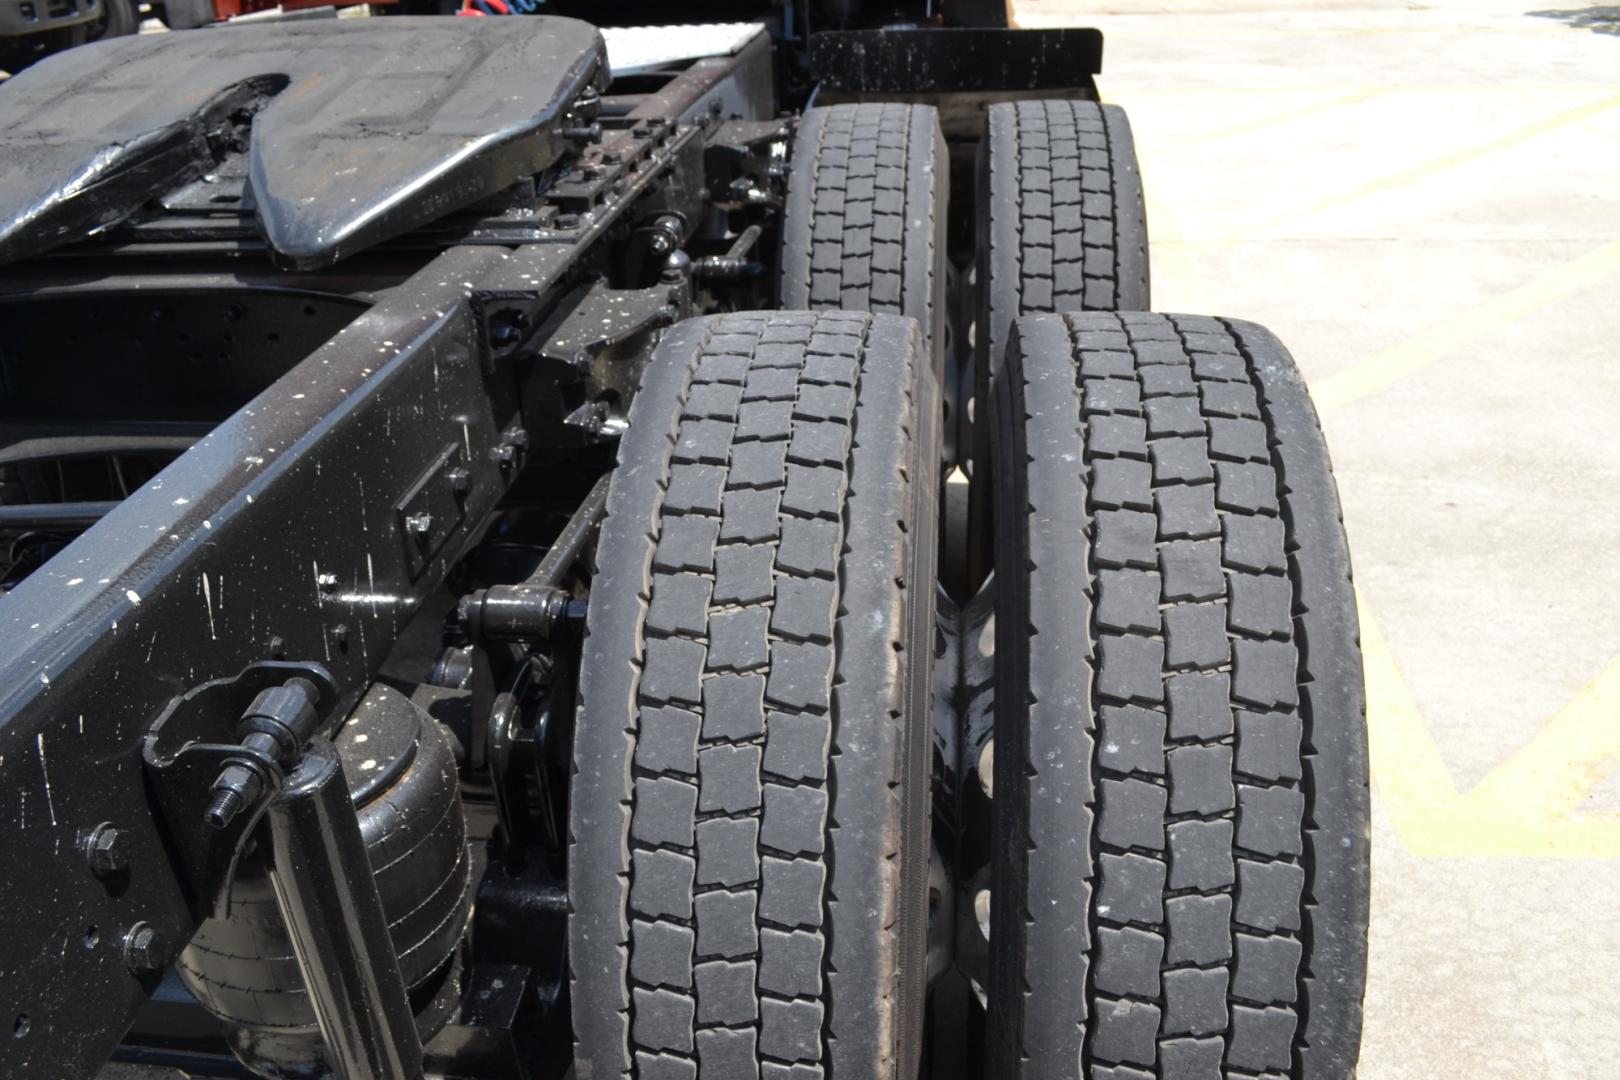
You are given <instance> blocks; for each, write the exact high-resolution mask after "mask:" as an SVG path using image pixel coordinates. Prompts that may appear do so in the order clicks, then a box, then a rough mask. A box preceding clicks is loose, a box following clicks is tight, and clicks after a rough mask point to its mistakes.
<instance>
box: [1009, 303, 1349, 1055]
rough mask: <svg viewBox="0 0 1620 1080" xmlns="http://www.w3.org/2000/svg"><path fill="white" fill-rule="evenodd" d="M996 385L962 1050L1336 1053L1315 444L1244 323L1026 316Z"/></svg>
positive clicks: (1332, 501) (1322, 531)
mask: <svg viewBox="0 0 1620 1080" xmlns="http://www.w3.org/2000/svg"><path fill="white" fill-rule="evenodd" d="M1009 338H1010V341H1009V347H1008V351H1007V355H1006V358H1005V362H1004V366H1003V368H1002V370H1001V371H1000V372H999V373H998V377H997V382H996V396H995V399H994V403H993V406H992V412H993V414H994V415H993V418H992V422H993V430H994V444H993V472H992V477H993V479H994V485H993V486H994V489H995V494H994V498H995V501H996V515H995V517H996V549H995V555H996V576H995V586H994V587H995V589H996V597H997V601H996V603H997V613H996V721H995V733H996V734H995V740H996V747H995V797H994V801H993V814H994V833H995V836H996V838H997V843H996V858H995V862H994V886H993V899H992V903H991V942H990V947H991V968H990V985H989V998H990V1001H989V1009H990V1020H989V1027H990V1041H991V1057H990V1075H993V1076H997V1077H1006V1078H1020V1077H1023V1078H1040V1080H1050V1078H1074V1077H1081V1076H1086V1077H1108V1078H1111V1080H1125V1078H1131V1080H1147V1078H1149V1077H1173V1078H1182V1077H1186V1078H1191V1077H1218V1076H1222V1075H1232V1074H1233V1073H1236V1074H1240V1075H1245V1076H1247V1075H1266V1076H1283V1075H1286V1076H1291V1077H1346V1076H1349V1075H1351V1073H1352V1071H1353V1068H1354V1065H1355V1060H1356V1054H1357V1048H1358V1044H1359V1037H1360V1027H1361V995H1362V987H1363V981H1364V975H1365V968H1366V931H1367V912H1368V828H1369V823H1368V795H1367V750H1366V728H1365V720H1364V715H1363V711H1364V710H1363V697H1362V685H1361V657H1360V650H1359V645H1358V633H1357V628H1356V613H1355V604H1354V598H1353V595H1352V590H1351V583H1350V563H1349V556H1348V551H1347V548H1346V545H1345V538H1344V530H1343V526H1342V524H1341V521H1340V515H1339V504H1338V498H1337V494H1336V492H1335V488H1334V483H1333V477H1332V472H1331V470H1330V467H1329V463H1328V457H1327V451H1326V447H1325V445H1324V443H1323V440H1322V435H1321V432H1320V430H1319V428H1318V425H1317V420H1316V414H1315V412H1314V410H1313V408H1312V406H1311V402H1310V399H1309V396H1308V395H1307V393H1306V390H1305V386H1304V383H1303V381H1302V380H1301V379H1300V377H1299V374H1298V372H1297V371H1296V369H1295V367H1294V364H1293V361H1292V359H1291V358H1290V357H1289V355H1288V353H1287V351H1286V350H1285V349H1284V348H1283V347H1282V345H1280V344H1279V343H1278V342H1277V339H1276V338H1274V337H1273V336H1272V335H1271V334H1270V333H1269V332H1268V331H1266V330H1264V329H1262V328H1260V327H1258V326H1254V325H1252V324H1249V323H1241V322H1230V321H1225V320H1219V319H1212V318H1204V317H1193V316H1181V315H1176V316H1168V315H1150V314H1131V313H1120V314H1082V315H1045V316H1030V317H1026V318H1023V319H1020V320H1018V321H1017V322H1016V323H1015V324H1014V325H1013V327H1012V329H1011V331H1010V333H1009Z"/></svg>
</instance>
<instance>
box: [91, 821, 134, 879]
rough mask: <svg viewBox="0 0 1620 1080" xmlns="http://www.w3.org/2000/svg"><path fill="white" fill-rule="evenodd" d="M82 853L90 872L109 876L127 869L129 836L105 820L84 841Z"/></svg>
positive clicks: (97, 875) (102, 876) (105, 876)
mask: <svg viewBox="0 0 1620 1080" xmlns="http://www.w3.org/2000/svg"><path fill="white" fill-rule="evenodd" d="M84 855H85V858H86V859H87V860H88V861H89V863H90V872H91V873H93V874H95V875H96V877H98V878H103V879H105V878H110V877H112V876H113V875H115V874H121V873H123V872H124V871H126V870H128V869H129V837H128V836H127V835H126V834H125V832H124V831H123V830H122V829H117V828H114V827H113V826H112V825H111V824H109V823H107V822H102V823H101V824H100V825H97V826H96V827H95V828H94V829H93V830H91V833H90V835H89V837H87V838H86V839H85V842H84Z"/></svg>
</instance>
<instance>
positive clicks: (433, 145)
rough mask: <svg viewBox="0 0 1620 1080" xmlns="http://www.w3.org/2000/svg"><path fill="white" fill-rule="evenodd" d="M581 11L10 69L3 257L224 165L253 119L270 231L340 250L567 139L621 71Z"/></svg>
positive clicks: (296, 30)
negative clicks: (583, 101) (579, 102)
mask: <svg viewBox="0 0 1620 1080" xmlns="http://www.w3.org/2000/svg"><path fill="white" fill-rule="evenodd" d="M605 75H606V72H605V67H604V55H603V46H602V39H601V35H600V34H598V33H597V32H596V30H595V28H594V27H591V26H589V25H587V24H585V23H582V22H577V21H575V20H572V19H562V18H545V17H537V18H529V19H514V20H510V21H503V20H493V19H491V20H482V19H434V18H394V19H388V20H384V21H382V22H380V23H378V24H369V23H365V22H360V21H352V22H351V21H339V22H335V23H334V22H302V23H299V22H295V23H286V24H278V25H266V26H255V27H233V28H231V29H230V31H229V32H228V33H223V34H222V33H218V32H209V33H206V34H170V35H163V36H162V37H161V38H159V39H156V40H154V39H153V38H151V37H150V36H147V37H141V36H136V37H127V38H118V39H114V40H109V41H102V42H97V43H94V44H92V45H89V46H85V47H83V48H80V49H74V50H71V51H69V52H66V53H63V54H61V55H59V56H55V57H51V58H50V59H48V60H46V61H44V62H42V63H40V64H38V65H36V66H35V67H33V68H31V69H30V70H28V71H25V72H23V73H22V74H21V75H18V76H16V77H15V78H12V79H10V80H7V82H6V83H5V84H4V85H3V86H0V263H3V262H10V261H14V260H16V259H20V258H23V257H25V256H28V255H31V254H37V253H39V252H41V251H46V250H50V249H51V248H54V247H57V246H59V245H61V244H65V243H71V242H73V241H75V240H81V239H83V238H85V237H86V236H88V235H91V234H92V233H94V232H96V231H98V230H101V229H105V228H107V227H108V226H110V225H113V224H115V223H117V222H119V221H122V220H123V219H124V218H126V217H128V216H129V215H130V214H131V213H133V212H134V211H135V210H136V209H137V208H139V207H140V206H141V205H142V204H143V203H145V202H147V201H148V200H149V199H153V198H155V197H157V196H159V195H162V194H164V193H165V192H168V191H170V190H172V189H174V188H176V187H178V186H180V185H181V184H182V183H184V182H186V181H189V180H193V179H196V178H197V177H200V176H202V175H203V174H204V173H206V172H208V171H209V170H210V169H211V168H212V167H213V166H214V165H215V164H216V163H217V162H218V161H220V160H222V158H223V157H224V156H225V155H226V154H227V153H228V152H230V150H231V149H232V148H233V147H236V146H239V145H240V143H241V142H243V141H245V139H246V137H247V129H248V128H249V127H251V131H252V139H251V144H250V145H249V147H248V158H249V160H248V170H249V185H250V187H251V189H252V196H253V205H254V206H255V208H256V211H257V215H258V221H259V225H260V228H261V229H262V231H263V233H264V235H265V237H266V239H267V240H268V242H269V244H270V247H271V248H272V249H273V251H274V252H275V253H276V255H277V256H278V257H279V259H280V260H281V261H282V262H284V263H286V264H287V265H291V266H294V267H299V268H311V267H318V266H325V265H328V264H330V263H333V262H336V261H337V260H338V259H341V258H343V257H345V256H347V255H350V254H352V253H354V252H355V251H359V250H361V249H363V248H365V247H368V246H370V245H372V244H375V243H376V242H378V241H379V240H383V239H386V238H388V237H392V236H397V235H398V234H400V233H402V232H405V231H407V230H409V229H411V228H414V227H416V226H419V225H422V224H424V223H426V222H429V221H432V220H434V219H436V218H439V217H442V216H443V215H444V214H446V213H447V212H449V211H452V210H456V209H459V208H461V207H464V206H468V205H470V204H472V203H474V202H477V201H478V200H480V199H483V198H486V197H488V196H491V195H494V194H495V193H497V192H499V191H500V190H502V189H503V188H505V187H507V186H508V185H509V184H511V183H512V182H513V181H515V180H517V179H518V178H519V177H521V176H525V175H531V174H533V173H536V172H539V171H540V170H541V169H544V168H545V167H546V166H548V165H550V164H551V163H552V162H554V161H555V160H556V159H557V157H558V156H559V155H560V154H561V153H562V150H563V148H564V145H565V140H564V138H563V136H562V134H561V129H562V127H563V125H564V120H565V113H566V110H567V107H568V106H569V104H570V103H571V102H572V101H573V100H574V98H575V97H576V96H577V95H578V94H579V93H580V92H581V91H582V90H584V89H586V88H587V87H589V86H591V85H592V84H593V83H594V82H595V81H597V80H599V79H605Z"/></svg>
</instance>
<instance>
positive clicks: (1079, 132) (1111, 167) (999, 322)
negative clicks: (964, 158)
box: [974, 101, 1151, 401]
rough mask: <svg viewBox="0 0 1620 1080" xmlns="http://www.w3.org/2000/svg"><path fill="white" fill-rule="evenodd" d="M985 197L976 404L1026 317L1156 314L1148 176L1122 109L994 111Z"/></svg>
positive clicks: (1036, 106)
mask: <svg viewBox="0 0 1620 1080" xmlns="http://www.w3.org/2000/svg"><path fill="white" fill-rule="evenodd" d="M978 199H979V203H978V219H977V220H978V229H979V243H978V249H979V250H978V259H979V263H978V288H979V307H978V319H977V326H976V327H975V330H974V335H975V340H976V342H977V344H978V356H977V362H976V365H975V366H976V368H977V371H978V375H977V380H978V381H977V383H976V385H975V387H974V389H975V391H976V395H977V396H976V400H979V401H984V400H985V395H986V394H987V392H988V388H989V386H990V380H991V378H993V377H994V375H995V370H996V368H997V367H999V366H1000V364H1001V358H1002V356H1004V355H1005V354H1006V351H1007V336H1008V333H1009V331H1010V328H1011V326H1012V321H1013V320H1014V319H1016V318H1018V316H1020V315H1034V314H1041V313H1044V312H1050V311H1146V310H1147V309H1148V308H1149V307H1150V306H1151V305H1150V303H1149V299H1150V292H1151V290H1150V288H1149V282H1148V249H1147V211H1146V209H1145V204H1144V202H1143V196H1142V174H1141V172H1140V171H1139V170H1138V168H1137V165H1136V143H1135V141H1134V140H1133V139H1132V137H1131V123H1130V121H1129V120H1128V119H1126V117H1125V110H1124V109H1121V108H1120V107H1119V106H1117V105H1100V104H1098V103H1097V102H1095V101H1019V102H1008V103H1003V104H1000V105H992V106H991V107H990V109H989V118H988V126H987V128H986V134H985V139H984V142H983V143H982V144H981V148H980V153H979V184H978Z"/></svg>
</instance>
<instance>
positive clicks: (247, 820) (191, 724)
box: [142, 660, 338, 920]
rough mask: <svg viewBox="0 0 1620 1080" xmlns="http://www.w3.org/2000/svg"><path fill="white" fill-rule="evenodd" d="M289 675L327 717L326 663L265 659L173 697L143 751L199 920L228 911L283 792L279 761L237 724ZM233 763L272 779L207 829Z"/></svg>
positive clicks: (332, 699)
mask: <svg viewBox="0 0 1620 1080" xmlns="http://www.w3.org/2000/svg"><path fill="white" fill-rule="evenodd" d="M291 679H303V680H305V681H307V682H308V683H309V684H310V685H312V686H314V687H315V690H316V694H317V701H316V704H315V708H316V712H317V713H318V714H319V715H320V716H321V717H322V718H323V720H324V719H325V718H326V717H328V714H329V713H330V712H331V711H332V709H333V707H334V706H335V705H336V703H337V697H338V694H337V686H336V684H335V683H334V682H333V680H332V676H331V675H330V674H329V673H328V672H327V670H326V669H325V668H324V667H322V666H321V665H319V664H313V663H293V662H287V661H278V660H266V661H263V662H260V663H256V664H250V665H248V667H246V668H244V669H243V670H242V671H241V673H240V674H237V675H234V676H232V677H230V678H226V679H215V680H213V681H211V682H206V683H203V684H202V685H201V686H198V687H196V688H195V689H192V690H189V691H187V692H186V693H184V694H182V695H180V696H179V697H177V698H175V699H174V700H173V701H171V702H170V703H169V704H168V706H167V707H166V708H164V710H163V712H162V713H161V714H160V715H159V716H158V718H157V720H156V722H154V723H153V725H152V727H151V730H150V731H149V732H148V734H147V736H146V743H145V746H144V748H143V752H142V756H143V760H144V762H145V765H146V772H147V778H148V780H149V783H150V787H151V788H152V790H153V791H154V793H155V794H156V796H157V801H158V805H159V806H160V807H161V808H162V811H163V818H164V821H165V822H166V823H167V825H168V833H169V836H168V840H169V847H170V851H171V852H172V854H173V855H174V861H175V863H176V865H177V867H178V869H179V871H180V873H181V875H182V877H183V879H184V880H185V882H186V885H187V886H188V888H187V890H186V891H187V894H188V900H189V903H190V905H191V911H192V915H193V916H194V917H195V918H196V919H198V920H201V919H203V918H206V917H208V916H210V915H213V914H216V913H218V914H224V913H225V912H226V911H227V910H228V907H229V903H230V885H231V878H232V876H233V875H234V873H235V870H236V860H237V858H238V856H240V854H241V852H242V847H243V845H244V844H245V843H246V842H247V838H248V837H249V836H250V835H251V834H252V832H253V829H254V828H255V827H256V826H257V825H258V823H259V819H260V817H262V816H263V814H264V811H265V809H266V808H267V807H268V806H269V805H270V803H271V802H272V801H274V799H275V798H276V796H277V795H278V794H279V793H280V782H281V776H282V770H281V767H280V765H279V763H277V762H275V761H273V760H267V759H268V758H269V755H268V754H267V753H266V752H265V751H263V750H261V749H258V748H254V747H248V746H244V745H243V744H242V741H241V738H240V736H239V735H238V734H237V730H236V725H237V722H238V721H239V720H240V718H241V717H242V714H243V713H244V712H245V711H246V710H247V709H248V708H249V707H250V706H251V705H252V704H253V702H254V700H255V699H256V698H257V697H258V696H259V694H260V693H262V692H263V691H265V690H269V689H273V688H275V687H278V686H282V685H285V684H286V683H287V682H288V681H289V680H291ZM321 726H322V727H324V726H325V725H324V723H323V724H322V725H321ZM231 765H240V766H245V767H247V768H250V769H253V770H254V771H255V772H258V773H259V775H260V776H261V777H262V778H263V779H265V780H266V781H267V782H266V783H265V784H264V786H263V788H262V789H261V790H260V791H259V793H258V795H257V797H256V798H254V799H253V800H252V801H251V802H250V803H248V804H247V805H245V806H243V807H242V808H241V810H240V811H238V812H237V813H236V814H235V815H234V816H233V817H232V818H231V819H230V820H229V821H227V822H226V823H225V824H224V825H223V826H222V827H220V828H204V827H203V822H204V814H205V812H206V811H207V809H208V806H209V804H210V803H211V802H212V801H213V799H214V797H215V796H214V783H215V781H216V779H218V777H219V775H220V773H221V771H222V770H224V769H225V768H227V767H228V766H231Z"/></svg>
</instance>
